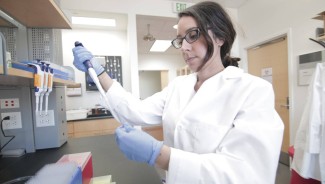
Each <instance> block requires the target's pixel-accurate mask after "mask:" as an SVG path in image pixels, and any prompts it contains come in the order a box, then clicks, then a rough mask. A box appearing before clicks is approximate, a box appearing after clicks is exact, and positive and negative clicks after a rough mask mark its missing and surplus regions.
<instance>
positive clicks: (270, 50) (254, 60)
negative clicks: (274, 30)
mask: <svg viewBox="0 0 325 184" xmlns="http://www.w3.org/2000/svg"><path fill="white" fill-rule="evenodd" d="M247 56H248V73H250V74H252V75H255V76H258V77H262V78H264V79H266V80H267V81H269V82H271V83H272V84H273V88H274V93H275V109H276V111H277V112H278V114H279V115H280V117H281V119H282V121H283V123H284V127H285V128H284V137H283V142H282V148H281V151H283V152H285V153H287V152H288V148H289V144H290V131H289V130H290V123H289V85H288V47H287V39H286V37H283V38H280V39H276V40H274V41H271V42H269V43H266V44H262V45H260V46H258V47H255V48H252V49H249V50H248V53H247Z"/></svg>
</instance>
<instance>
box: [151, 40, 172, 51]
mask: <svg viewBox="0 0 325 184" xmlns="http://www.w3.org/2000/svg"><path fill="white" fill-rule="evenodd" d="M170 46H171V41H170V40H156V41H155V43H154V44H153V45H152V46H151V49H150V52H165V51H166V50H167V49H168V48H169V47H170Z"/></svg>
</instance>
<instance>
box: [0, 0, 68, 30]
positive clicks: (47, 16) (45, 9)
mask: <svg viewBox="0 0 325 184" xmlns="http://www.w3.org/2000/svg"><path fill="white" fill-rule="evenodd" d="M0 9H1V10H2V11H3V12H5V13H6V14H8V15H9V16H11V17H12V18H13V19H15V20H16V21H18V22H20V23H21V24H23V25H24V26H26V27H28V28H31V27H33V28H58V29H71V24H70V22H69V20H68V19H67V18H66V17H65V15H64V14H63V12H62V11H61V9H60V8H59V7H58V6H57V5H56V3H55V2H54V0H1V1H0Z"/></svg>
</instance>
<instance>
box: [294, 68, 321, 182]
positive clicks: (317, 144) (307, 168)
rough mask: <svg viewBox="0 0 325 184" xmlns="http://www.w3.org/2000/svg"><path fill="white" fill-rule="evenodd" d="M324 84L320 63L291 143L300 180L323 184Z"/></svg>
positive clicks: (295, 167) (295, 168)
mask: <svg viewBox="0 0 325 184" xmlns="http://www.w3.org/2000/svg"><path fill="white" fill-rule="evenodd" d="M324 84H325V66H324V64H321V63H319V64H318V65H317V67H316V70H315V73H314V75H313V77H312V80H311V83H310V85H309V88H308V96H307V101H306V106H305V109H304V113H303V115H302V117H301V120H300V124H299V128H298V131H297V134H296V139H295V142H294V148H295V153H294V158H293V162H292V169H294V170H295V171H296V172H297V173H299V175H300V176H302V177H304V178H313V179H316V180H319V181H323V182H322V183H325V170H324V169H325V168H324V167H325V160H324V159H325V128H324V126H325V123H324V121H325V109H324V108H325V107H324V106H325V101H324V98H325V95H324V93H325V85H324ZM322 139H323V140H322ZM321 179H322V180H321Z"/></svg>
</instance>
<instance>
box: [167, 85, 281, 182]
mask: <svg viewBox="0 0 325 184" xmlns="http://www.w3.org/2000/svg"><path fill="white" fill-rule="evenodd" d="M283 129H284V126H283V123H282V120H281V119H280V117H279V116H278V114H277V113H276V111H275V109H274V94H273V89H272V86H271V85H268V84H263V85H259V86H258V87H257V88H256V89H255V90H254V91H253V92H252V93H251V94H250V95H249V97H248V98H247V100H246V101H245V103H244V105H243V107H242V108H241V110H240V111H239V112H238V114H237V116H236V118H235V120H234V122H233V127H232V128H230V129H229V131H228V133H227V134H226V135H225V136H224V138H223V140H222V141H221V143H220V144H219V146H218V148H217V149H216V150H215V152H214V153H206V154H197V153H191V152H186V151H183V150H178V149H174V148H172V149H171V157H170V162H169V170H168V177H167V178H168V181H167V183H172V184H181V183H191V184H199V183H202V184H203V183H214V184H224V183H250V184H253V183H258V184H260V183H263V184H265V183H270V184H271V183H274V181H275V175H276V168H277V165H278V159H279V154H280V148H281V143H282V137H283Z"/></svg>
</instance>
